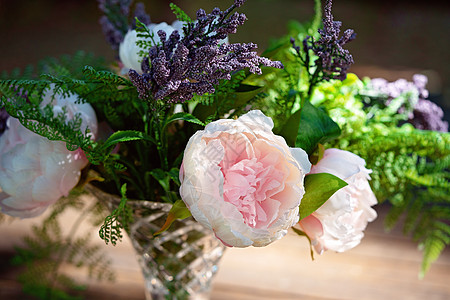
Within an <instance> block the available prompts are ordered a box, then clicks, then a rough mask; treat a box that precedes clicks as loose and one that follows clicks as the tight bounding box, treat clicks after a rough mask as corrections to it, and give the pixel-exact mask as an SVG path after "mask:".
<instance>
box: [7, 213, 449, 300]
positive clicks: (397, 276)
mask: <svg viewBox="0 0 450 300" xmlns="http://www.w3.org/2000/svg"><path fill="white" fill-rule="evenodd" d="M385 210H386V209H385V207H383V206H381V207H379V208H378V211H379V213H380V215H381V216H380V217H379V218H378V219H377V220H376V221H375V222H374V223H372V224H370V225H369V227H368V229H367V231H366V237H365V238H364V239H363V241H362V243H361V244H360V245H359V246H357V247H356V248H354V249H352V250H350V251H348V252H345V253H332V252H326V253H325V254H323V255H321V256H318V255H316V259H315V260H314V261H312V260H311V258H310V255H309V245H308V243H307V241H306V239H304V238H300V237H297V236H296V235H295V234H293V233H289V234H288V235H287V236H286V237H284V238H283V239H281V240H280V241H277V242H275V243H273V244H271V245H269V246H267V247H264V248H246V249H235V248H231V249H227V251H226V252H225V255H224V257H223V259H222V261H221V263H220V267H219V272H218V274H217V276H216V277H215V279H214V284H213V290H212V294H211V299H212V300H228V299H242V300H256V299H262V300H266V299H282V300H284V299H311V300H316V299H317V300H320V299H322V300H324V299H413V300H414V299H417V300H419V299H420V300H421V299H426V300H438V299H439V300H441V299H442V300H444V299H450V252H449V251H448V249H447V250H446V251H445V252H444V253H443V254H442V255H441V257H440V258H439V260H438V261H437V262H436V263H435V264H433V266H432V268H431V270H430V271H429V272H428V274H427V275H426V277H425V278H424V279H422V280H419V279H418V271H419V268H420V262H421V255H422V254H421V252H420V251H418V250H417V246H416V244H415V243H413V242H412V241H410V240H409V239H408V238H406V237H403V236H402V235H401V233H399V232H398V231H395V232H392V233H390V234H387V233H385V232H384V230H383V226H382V219H383V215H384V214H385ZM66 219H67V221H68V222H69V221H70V220H71V219H74V217H73V215H71V214H70V213H69V214H68V216H67V218H66ZM66 219H65V220H66ZM38 222H39V219H32V220H22V221H14V222H12V223H10V224H9V223H7V222H6V223H5V222H4V223H3V224H1V225H0V236H1V237H2V238H1V241H0V253H3V255H2V256H1V258H2V264H1V273H0V299H27V298H26V297H25V296H24V295H23V294H22V293H21V286H20V284H19V283H18V282H17V281H16V277H17V275H18V274H19V272H20V270H18V269H17V268H14V267H11V266H9V265H8V263H7V262H6V261H5V260H6V259H9V258H10V257H11V255H12V249H13V246H14V245H16V244H20V241H21V237H22V236H23V235H24V234H26V233H27V232H29V230H30V226H31V225H32V224H34V223H38ZM85 230H92V229H89V228H88V227H86V228H82V229H81V231H82V232H83V231H85ZM94 240H95V242H96V243H99V244H102V243H103V242H102V241H100V239H94ZM104 247H105V249H106V252H107V254H108V255H109V256H110V257H111V259H112V262H113V268H114V270H115V272H116V281H115V282H114V283H107V282H106V283H105V282H95V281H92V280H91V279H89V278H87V277H86V274H84V273H83V272H80V271H79V270H77V269H75V268H69V267H65V271H67V272H68V273H70V274H71V275H72V276H73V277H75V278H76V279H78V280H79V281H81V282H84V283H88V286H89V287H88V289H87V291H86V299H131V300H134V299H136V300H137V299H144V295H143V293H144V292H143V285H144V282H143V278H142V276H141V274H140V270H139V266H138V265H137V262H136V260H135V255H134V252H133V249H132V246H131V243H130V241H129V240H128V239H127V238H125V239H124V240H123V242H122V243H120V244H119V245H117V246H115V247H113V246H104Z"/></svg>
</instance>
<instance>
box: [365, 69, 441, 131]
mask: <svg viewBox="0 0 450 300" xmlns="http://www.w3.org/2000/svg"><path fill="white" fill-rule="evenodd" d="M427 82H428V79H427V77H426V76H425V75H422V74H415V75H414V76H413V80H412V81H407V80H406V79H403V78H401V79H398V80H396V81H394V82H388V81H387V80H386V79H383V78H374V79H372V80H371V81H370V88H371V89H372V90H373V91H374V92H375V93H377V94H378V95H381V96H382V100H383V104H384V105H386V106H389V105H391V103H392V101H393V100H394V99H397V98H399V97H403V98H404V99H405V100H404V103H403V105H402V106H400V107H399V109H398V111H397V112H398V113H399V114H405V115H406V116H407V118H408V122H409V123H411V124H412V125H413V126H414V127H415V128H417V129H422V130H434V131H441V132H448V123H447V122H446V121H444V120H443V117H444V111H443V110H442V108H440V107H439V106H438V105H437V104H435V103H433V102H431V101H430V100H427V99H426V98H428V95H429V93H428V90H427V89H426V88H425V87H426V84H427Z"/></svg>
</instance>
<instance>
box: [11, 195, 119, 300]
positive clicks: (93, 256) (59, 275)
mask: <svg viewBox="0 0 450 300" xmlns="http://www.w3.org/2000/svg"><path fill="white" fill-rule="evenodd" d="M96 207H99V206H98V204H97V203H94V204H93V205H85V204H83V203H82V202H81V201H80V200H79V199H78V198H72V197H69V198H62V199H60V200H59V201H58V202H57V203H56V204H55V205H54V206H53V209H52V211H51V212H50V214H49V216H48V217H47V218H46V219H45V220H44V221H43V222H42V223H41V224H40V225H39V226H36V225H35V226H33V228H32V233H31V235H29V236H26V237H25V238H24V246H22V247H16V255H15V257H14V258H13V259H12V263H13V264H15V265H19V266H24V267H25V271H24V272H23V273H22V274H20V275H19V278H18V280H19V281H20V282H21V283H22V285H23V290H24V292H25V293H27V294H30V295H33V296H35V297H37V298H39V299H81V298H82V297H81V296H82V293H81V292H82V290H84V289H85V287H84V286H82V285H80V284H79V283H77V282H76V281H75V280H74V279H73V278H71V277H70V274H67V273H66V272H64V271H63V270H62V268H61V266H63V265H71V266H74V267H76V268H78V269H84V270H86V272H87V274H88V275H89V277H90V278H95V279H97V280H109V281H111V280H114V273H113V272H112V271H111V270H110V268H109V265H110V260H109V259H108V258H107V257H106V256H105V254H104V253H102V251H101V249H100V247H99V246H98V245H92V244H91V243H90V235H89V234H87V235H84V236H78V235H76V231H77V229H78V228H79V226H80V224H81V222H82V220H83V219H84V218H88V217H91V218H98V216H99V215H100V216H103V215H104V212H103V210H99V209H97V208H96ZM68 209H75V210H77V211H79V217H78V219H77V220H76V221H75V223H74V224H73V225H72V227H71V228H70V230H69V231H68V232H66V231H67V230H63V229H64V228H66V227H68V224H67V223H66V222H65V218H64V216H63V212H65V211H66V210H68ZM103 217H104V216H103ZM61 222H63V223H61ZM62 225H63V226H62Z"/></svg>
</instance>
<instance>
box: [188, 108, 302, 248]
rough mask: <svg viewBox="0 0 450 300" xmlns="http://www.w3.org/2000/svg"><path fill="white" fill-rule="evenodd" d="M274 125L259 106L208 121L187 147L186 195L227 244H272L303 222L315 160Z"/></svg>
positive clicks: (195, 213)
mask: <svg viewBox="0 0 450 300" xmlns="http://www.w3.org/2000/svg"><path fill="white" fill-rule="evenodd" d="M272 127H273V122H272V120H271V119H270V118H268V117H266V116H265V115H264V114H263V113H262V112H260V111H258V110H254V111H250V112H249V113H247V114H245V115H243V116H241V117H240V118H239V119H237V120H229V119H223V120H218V121H215V122H212V123H210V124H208V125H207V126H206V127H205V130H201V131H197V132H196V133H195V134H194V135H193V136H192V137H191V138H190V140H189V142H188V145H187V146H186V150H185V152H184V158H183V165H182V167H181V170H180V180H181V183H182V184H181V187H180V194H181V198H182V199H183V201H184V202H185V203H186V205H187V207H188V208H189V210H190V211H191V213H192V215H193V217H194V218H195V219H196V220H197V221H198V222H200V223H201V224H202V225H204V226H206V227H207V228H210V229H211V230H213V231H214V233H215V235H216V236H217V238H218V239H220V240H221V241H222V242H223V243H224V244H225V245H227V246H235V247H247V246H251V245H252V246H257V247H259V246H266V245H268V244H270V243H272V242H273V241H275V240H278V239H280V238H281V237H283V236H284V235H285V234H286V232H287V229H288V228H290V227H291V226H293V225H294V224H296V223H297V222H298V218H299V216H298V206H299V205H300V201H301V198H302V196H303V194H304V187H303V179H304V176H305V174H306V173H308V172H309V170H310V167H311V164H310V163H309V161H308V156H307V154H306V152H305V151H303V150H302V149H294V148H289V147H288V146H287V144H286V141H285V140H284V139H283V138H282V137H280V136H277V135H274V134H273V133H272Z"/></svg>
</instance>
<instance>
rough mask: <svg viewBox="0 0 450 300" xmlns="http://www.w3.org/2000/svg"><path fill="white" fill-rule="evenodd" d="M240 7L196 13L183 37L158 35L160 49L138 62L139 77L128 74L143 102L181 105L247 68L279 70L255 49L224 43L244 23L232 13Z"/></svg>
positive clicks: (237, 3)
mask: <svg viewBox="0 0 450 300" xmlns="http://www.w3.org/2000/svg"><path fill="white" fill-rule="evenodd" d="M243 3H244V0H241V1H239V0H236V1H235V2H234V4H233V5H232V6H231V7H230V8H228V9H227V10H226V11H221V10H220V9H218V8H215V9H214V10H213V11H212V12H211V13H210V14H206V12H205V11H204V10H202V9H200V10H198V11H197V21H196V22H192V23H187V24H185V26H184V27H183V31H184V33H185V35H184V36H183V37H181V36H180V34H179V33H178V32H177V31H174V32H172V33H171V34H170V36H167V34H166V33H165V32H164V31H162V30H161V31H159V32H158V36H159V39H160V41H161V44H158V45H154V46H153V47H151V48H150V50H149V54H148V58H146V59H144V60H143V62H142V64H141V65H142V70H143V72H144V73H143V74H142V75H140V74H138V73H137V72H136V71H134V70H130V72H129V73H128V74H129V76H130V79H131V81H132V82H133V84H134V85H135V86H136V88H137V90H138V92H139V96H140V97H141V98H142V99H146V100H150V99H154V100H162V99H165V100H166V101H167V102H171V103H176V102H185V101H187V100H190V99H191V98H192V97H193V96H194V94H197V95H203V94H205V93H213V92H214V86H215V85H217V84H219V82H220V80H229V79H231V74H232V73H233V72H235V71H238V70H242V69H244V68H248V69H249V71H250V72H252V73H258V74H260V73H261V68H260V66H261V65H265V66H269V67H276V68H282V67H283V65H282V64H281V63H280V62H277V61H275V62H274V61H271V60H269V59H267V58H264V57H260V56H258V54H257V53H256V51H254V50H255V49H256V48H257V46H256V45H255V44H253V43H248V44H239V43H237V44H225V43H223V42H222V40H223V39H225V38H226V37H227V36H228V35H229V34H231V33H235V32H236V29H237V27H238V26H240V25H242V24H243V23H244V21H245V20H246V17H245V15H244V14H239V13H234V14H232V15H231V16H229V17H227V16H228V15H229V13H230V12H231V11H232V10H233V9H234V8H235V7H239V6H241V5H242V4H243Z"/></svg>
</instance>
